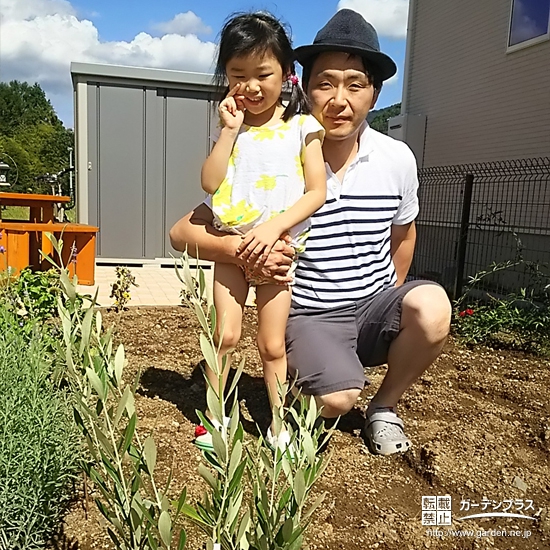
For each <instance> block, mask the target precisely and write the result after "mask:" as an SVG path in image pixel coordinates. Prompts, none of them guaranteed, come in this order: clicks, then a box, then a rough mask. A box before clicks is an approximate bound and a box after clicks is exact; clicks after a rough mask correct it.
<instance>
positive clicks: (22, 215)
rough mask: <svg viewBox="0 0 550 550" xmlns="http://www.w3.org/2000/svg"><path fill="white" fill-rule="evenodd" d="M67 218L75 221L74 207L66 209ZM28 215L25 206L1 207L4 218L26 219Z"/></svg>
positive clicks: (27, 209)
mask: <svg viewBox="0 0 550 550" xmlns="http://www.w3.org/2000/svg"><path fill="white" fill-rule="evenodd" d="M65 215H66V216H67V219H68V220H69V221H70V222H71V223H74V222H76V209H75V208H71V210H66V211H65ZM29 216H30V213H29V208H28V207H27V206H4V207H2V216H1V218H2V219H6V220H28V219H29Z"/></svg>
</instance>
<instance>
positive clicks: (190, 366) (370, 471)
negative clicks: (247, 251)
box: [57, 307, 550, 550]
mask: <svg viewBox="0 0 550 550" xmlns="http://www.w3.org/2000/svg"><path fill="white" fill-rule="evenodd" d="M105 317H106V322H107V323H111V324H112V323H116V325H117V328H116V339H117V340H118V341H121V342H123V343H124V345H125V349H126V353H127V358H128V360H129V361H128V363H129V364H128V367H127V369H126V375H125V376H126V377H128V379H130V377H132V376H134V375H135V373H136V372H137V371H138V370H139V371H141V373H142V375H141V384H140V388H139V395H138V398H137V408H138V413H139V429H140V431H141V432H143V433H149V432H152V433H153V435H154V437H155V440H156V442H157V446H158V448H159V457H158V461H159V469H160V472H159V473H160V474H161V475H163V474H167V472H168V471H169V469H170V468H171V467H172V469H173V475H174V482H173V490H174V496H175V495H177V494H178V493H179V491H180V490H181V489H182V488H183V487H185V486H186V487H187V490H188V495H189V500H190V501H192V502H193V501H197V500H199V499H200V498H201V495H202V494H203V492H204V491H205V490H206V486H205V484H204V483H203V482H202V480H201V478H200V476H199V474H198V469H197V466H198V463H199V462H200V460H201V454H200V452H199V451H198V450H197V449H196V448H195V447H194V445H193V444H192V440H193V433H194V427H195V424H196V422H197V416H196V414H195V410H196V409H199V410H204V408H205V397H204V383H203V380H202V374H201V372H200V368H199V367H198V364H199V362H200V361H201V359H202V357H201V353H200V349H199V344H198V324H197V322H196V320H195V318H194V315H193V313H192V312H191V311H190V310H189V309H186V308H184V307H173V308H144V307H135V308H130V309H129V310H127V311H125V312H124V313H123V314H122V315H121V316H120V317H119V316H118V315H117V314H115V313H112V312H108V313H106V315H105ZM255 328H256V321H255V314H254V310H253V309H249V310H247V311H246V320H245V323H244V332H243V337H242V341H241V343H240V346H239V348H238V350H237V353H238V354H239V355H240V356H244V357H246V367H245V373H244V375H243V377H242V379H241V381H240V384H239V399H240V403H241V412H242V418H243V424H244V428H245V431H246V432H247V437H248V438H250V439H253V438H256V437H257V435H258V433H257V428H256V425H258V426H259V427H260V429H262V430H265V429H266V427H267V425H268V424H269V416H268V407H267V406H266V403H267V395H266V393H265V389H264V384H263V379H262V371H261V366H260V361H259V356H258V354H257V351H256V348H255ZM384 372H385V367H384V366H382V367H377V368H375V369H371V370H370V371H369V372H368V373H367V374H368V376H369V378H370V380H371V382H372V383H371V385H369V386H367V387H366V388H365V390H364V391H363V393H362V395H361V398H360V400H359V402H358V403H357V406H356V407H355V408H354V409H353V410H352V411H351V412H350V413H349V414H347V415H346V416H345V417H344V418H342V419H341V421H340V423H339V425H338V428H337V430H336V433H335V435H334V436H333V438H332V440H331V442H330V444H329V449H328V451H326V452H328V453H329V454H331V455H332V456H331V459H330V464H329V466H328V469H327V470H326V472H325V474H324V475H323V477H322V478H321V480H320V482H319V484H318V487H317V491H318V492H323V491H326V492H327V496H326V498H325V501H324V504H323V505H322V506H321V508H320V509H319V510H318V512H317V515H316V518H315V520H314V523H313V524H312V526H311V528H310V530H309V531H308V536H307V547H308V548H309V550H315V549H319V550H320V549H325V550H336V549H342V548H344V549H346V550H355V549H357V550H359V549H360V550H365V549H368V548H378V549H392V550H393V549H395V550H397V549H399V550H401V549H413V550H416V549H423V548H438V549H439V548H443V549H455V548H456V549H483V548H498V549H506V550H512V549H518V550H520V549H537V550H538V549H545V548H546V549H548V548H550V464H549V458H550V404H549V402H550V400H549V397H550V389H549V388H550V365H549V361H548V360H547V359H544V358H539V357H534V356H530V355H525V354H522V353H518V352H512V351H496V350H493V349H487V348H477V349H468V348H466V347H464V346H462V345H460V344H458V343H457V342H456V341H453V340H452V339H451V340H450V341H449V343H448V344H447V345H446V347H445V350H444V353H443V354H442V355H441V357H440V358H439V359H438V360H437V361H436V363H435V364H434V365H433V367H432V368H431V369H429V370H428V372H427V373H426V374H425V375H424V376H423V377H422V379H421V380H420V381H419V382H418V383H417V384H416V385H415V386H414V387H413V388H412V389H411V390H409V392H408V393H407V394H406V395H405V396H404V398H403V399H402V402H401V405H400V414H401V416H402V417H403V419H404V421H405V426H406V429H407V433H408V435H409V436H410V437H411V439H412V440H413V448H412V449H411V450H410V451H408V452H406V453H404V454H401V455H395V456H390V457H378V456H374V455H373V454H371V453H370V452H369V451H368V450H367V448H366V446H365V444H364V441H363V439H362V428H363V424H364V416H363V415H364V409H365V406H366V404H367V403H368V400H369V396H372V395H373V394H374V392H375V391H376V388H377V387H378V385H379V384H380V382H381V380H382V378H383V376H384ZM90 491H91V494H90V506H89V509H88V511H86V510H85V503H84V497H83V491H82V484H80V486H77V487H76V493H77V499H76V500H75V502H74V504H73V506H72V508H71V510H70V512H69V514H68V515H67V517H66V518H65V522H64V525H63V534H62V535H61V537H60V540H59V541H58V544H57V547H58V548H64V549H67V550H68V549H71V550H77V549H78V550H92V549H107V548H112V546H111V544H110V542H109V539H108V537H107V535H106V525H105V522H104V521H103V520H102V518H101V517H100V514H99V512H98V511H97V509H96V507H95V505H94V504H93V502H92V499H93V497H94V496H96V494H95V493H94V492H93V488H90ZM428 495H434V496H437V495H450V496H451V498H452V513H453V524H452V526H451V527H449V526H439V527H432V528H431V529H437V530H438V533H439V535H444V536H443V537H442V536H437V534H434V533H433V532H432V533H430V531H429V529H430V527H428V526H426V525H422V497H423V496H428ZM487 501H491V504H487ZM510 501H512V502H513V505H512V508H511V509H510V510H509V512H513V511H516V510H517V509H518V508H519V507H520V506H521V505H523V506H524V507H529V508H530V506H531V504H530V502H531V501H532V507H533V509H529V510H528V511H526V510H524V511H523V513H524V514H526V515H529V516H534V517H536V520H528V519H523V518H513V519H510V518H489V519H486V518H484V519H470V520H465V521H460V520H459V519H458V518H460V517H462V516H465V515H468V514H472V513H474V514H475V513H480V512H482V511H483V506H485V507H486V509H485V510H484V511H486V512H490V511H492V510H493V508H494V507H496V506H497V505H498V504H499V503H502V504H501V506H500V510H503V509H504V508H505V507H507V506H508V503H509V502H510ZM482 502H485V504H482ZM466 503H469V504H470V510H469V511H466V507H467V504H466ZM476 504H477V505H478V506H477V507H476V506H475V505H476ZM461 509H462V510H461ZM185 527H186V529H187V532H188V544H187V547H186V548H187V549H189V550H199V549H202V548H203V544H204V537H203V536H202V534H201V533H200V532H198V531H197V530H196V529H195V528H194V527H193V526H190V525H189V524H188V523H185ZM448 529H455V530H461V529H462V530H472V531H473V533H470V534H467V533H466V534H465V533H463V534H462V535H456V534H455V535H452V534H451V533H449V532H448ZM503 531H505V532H506V533H508V535H503V534H502V532H503ZM511 531H514V532H516V531H517V532H520V533H521V535H520V536H509V534H510V532H511ZM499 532H500V533H499Z"/></svg>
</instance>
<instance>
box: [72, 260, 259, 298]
mask: <svg viewBox="0 0 550 550" xmlns="http://www.w3.org/2000/svg"><path fill="white" fill-rule="evenodd" d="M128 268H129V269H130V272H131V274H132V275H133V276H134V277H135V279H136V284H137V285H138V286H137V287H136V286H132V287H131V288H130V301H129V303H128V306H129V307H132V306H177V305H180V304H181V296H180V293H181V291H182V289H183V285H182V283H181V282H180V280H179V279H178V277H177V275H176V270H175V268H174V266H160V265H157V264H145V265H143V266H128ZM115 269H116V266H115V265H96V268H95V285H94V286H84V285H78V287H77V288H78V292H79V293H81V294H91V295H92V296H93V295H94V294H95V292H96V290H98V298H97V302H98V304H99V305H100V306H103V307H109V306H111V305H113V302H114V300H113V298H111V297H110V294H111V285H112V283H114V282H115V280H116V274H115ZM202 269H203V270H204V274H205V276H206V281H207V284H209V285H212V276H213V272H214V270H213V266H212V265H206V266H203V268H202ZM253 303H254V302H253V293H252V292H250V293H249V297H248V300H247V305H253Z"/></svg>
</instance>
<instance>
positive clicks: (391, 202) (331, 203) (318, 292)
mask: <svg viewBox="0 0 550 550" xmlns="http://www.w3.org/2000/svg"><path fill="white" fill-rule="evenodd" d="M327 184H328V185H327V202H326V203H325V205H324V206H323V207H322V208H321V209H320V210H319V211H318V212H316V213H315V214H314V215H313V217H312V220H311V222H312V225H311V232H310V235H309V237H308V240H307V243H306V250H305V252H304V253H302V254H301V255H300V258H299V261H298V267H297V269H296V274H295V285H294V286H293V288H292V295H293V301H294V303H295V304H297V305H299V306H302V307H310V308H330V307H337V306H341V305H347V304H350V303H353V302H356V301H357V300H360V299H362V298H366V297H368V296H371V295H374V294H376V293H378V292H379V291H380V290H382V289H384V288H386V287H388V286H391V285H393V284H395V281H396V274H395V269H394V266H393V262H392V259H391V254H390V247H391V227H392V225H393V224H398V225H403V224H406V223H410V222H411V221H413V220H414V218H415V217H416V215H417V213H418V200H417V197H416V191H417V186H418V182H417V178H416V164H415V161H414V157H413V155H412V153H411V151H410V149H408V147H406V146H405V145H404V144H403V143H401V142H397V141H395V140H393V139H391V138H388V137H387V136H384V135H382V134H379V133H378V132H375V131H374V130H372V129H370V128H369V127H368V126H367V127H366V128H364V129H363V133H362V135H361V142H360V149H359V153H358V157H357V159H356V160H355V161H354V162H352V164H351V165H350V166H349V168H348V169H347V172H346V174H345V177H344V179H343V181H342V182H340V181H339V180H338V179H337V178H336V176H335V175H334V174H333V173H332V171H331V170H330V168H328V165H327Z"/></svg>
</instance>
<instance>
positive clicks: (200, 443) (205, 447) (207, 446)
mask: <svg viewBox="0 0 550 550" xmlns="http://www.w3.org/2000/svg"><path fill="white" fill-rule="evenodd" d="M210 422H211V423H212V425H213V426H214V428H216V429H217V430H218V431H220V432H221V431H222V425H221V424H220V423H219V422H218V421H217V420H215V419H212V420H210ZM230 422H231V419H230V418H229V417H228V416H224V417H223V428H225V429H227V428H228V427H229V423H230ZM193 443H194V444H195V445H196V446H197V447H198V448H199V449H200V450H201V451H206V452H209V453H213V452H214V444H213V443H212V434H211V433H209V432H208V430H207V429H206V428H205V427H204V426H203V425H202V424H199V425H198V426H196V427H195V440H194V441H193Z"/></svg>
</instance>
